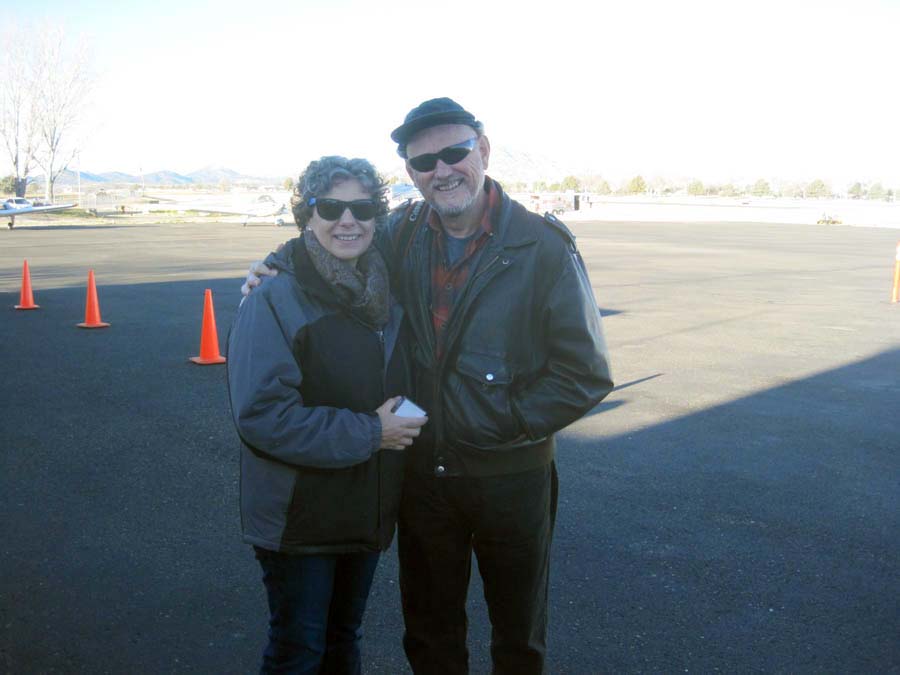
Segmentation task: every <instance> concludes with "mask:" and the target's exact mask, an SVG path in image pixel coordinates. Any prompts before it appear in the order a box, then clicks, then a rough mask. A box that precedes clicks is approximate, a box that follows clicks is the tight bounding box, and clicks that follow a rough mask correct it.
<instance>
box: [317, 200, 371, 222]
mask: <svg viewBox="0 0 900 675" xmlns="http://www.w3.org/2000/svg"><path fill="white" fill-rule="evenodd" d="M306 205H307V206H315V207H316V212H317V213H318V214H319V217H320V218H322V219H324V220H337V219H338V218H340V217H341V216H342V215H344V211H346V210H347V209H350V213H352V214H353V217H354V218H356V219H357V220H372V218H374V217H375V216H377V215H378V204H377V203H376V202H375V200H374V199H354V200H353V201H352V202H345V201H342V200H340V199H327V198H319V197H310V198H309V201H308V202H306Z"/></svg>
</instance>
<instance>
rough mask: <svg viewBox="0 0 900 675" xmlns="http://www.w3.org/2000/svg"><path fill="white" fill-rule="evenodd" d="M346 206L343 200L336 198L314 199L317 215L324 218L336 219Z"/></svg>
mask: <svg viewBox="0 0 900 675" xmlns="http://www.w3.org/2000/svg"><path fill="white" fill-rule="evenodd" d="M346 208H347V205H346V204H345V203H344V202H339V201H337V200H336V199H317V200H316V211H318V212H319V216H320V217H321V218H324V219H325V220H337V219H338V218H340V217H341V214H342V213H344V209H346Z"/></svg>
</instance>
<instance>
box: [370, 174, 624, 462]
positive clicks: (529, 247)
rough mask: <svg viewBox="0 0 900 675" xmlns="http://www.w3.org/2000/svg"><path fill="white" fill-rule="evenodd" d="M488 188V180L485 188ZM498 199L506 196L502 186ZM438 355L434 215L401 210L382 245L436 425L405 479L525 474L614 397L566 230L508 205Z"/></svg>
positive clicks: (599, 331) (584, 279) (597, 323)
mask: <svg viewBox="0 0 900 675" xmlns="http://www.w3.org/2000/svg"><path fill="white" fill-rule="evenodd" d="M486 180H490V179H486ZM496 187H497V189H499V186H496ZM501 199H502V206H501V209H500V215H499V217H498V219H497V222H494V223H492V227H493V234H492V236H491V238H490V240H489V241H488V242H487V244H486V245H485V248H484V250H483V251H482V252H481V254H480V256H479V258H478V261H477V263H476V264H475V265H476V266H475V268H474V269H473V270H472V271H471V272H470V275H469V281H468V285H467V288H466V289H465V290H464V291H463V293H462V295H461V296H460V298H459V300H458V302H457V304H456V306H455V307H454V308H453V312H452V314H451V317H450V319H449V323H448V325H447V326H446V328H445V331H446V335H445V343H444V349H443V352H442V354H441V356H440V357H439V358H438V357H437V355H436V353H437V350H436V348H435V347H436V345H435V336H434V330H433V327H432V316H431V309H430V294H431V284H432V281H431V265H430V256H431V251H432V237H433V236H438V235H437V234H436V233H435V231H434V230H432V228H430V227H428V224H427V217H428V208H429V207H428V206H427V205H425V204H424V203H423V202H412V203H409V204H408V205H407V206H406V207H400V208H398V209H396V210H395V211H394V212H393V213H392V214H391V217H390V220H389V222H388V224H387V227H386V228H384V229H382V230H380V231H379V236H378V238H377V245H378V246H379V248H380V249H381V250H382V253H383V254H384V257H385V259H386V260H387V261H388V264H389V265H390V267H391V275H392V276H391V284H392V291H393V292H394V294H395V295H396V296H397V298H398V299H399V301H400V302H401V303H402V304H403V306H404V308H405V310H406V314H407V318H408V321H409V322H410V326H411V328H412V333H413V335H414V339H413V346H412V351H413V370H414V379H415V382H416V385H415V391H414V393H413V396H414V397H415V400H416V402H417V403H418V404H419V405H420V406H421V407H423V408H424V409H425V410H426V411H427V412H428V416H429V423H428V424H426V425H425V427H423V429H422V436H420V438H419V440H418V441H417V443H416V445H415V446H414V448H413V449H412V450H411V451H410V452H409V457H408V462H409V463H408V467H410V468H411V469H412V470H413V471H418V472H422V471H425V472H432V473H434V475H437V476H454V475H473V476H490V475H498V474H508V473H515V472H518V471H525V470H528V469H531V468H535V467H537V466H542V465H544V464H547V463H549V462H550V461H551V460H552V459H553V454H554V451H555V444H554V440H553V434H554V432H556V431H559V430H560V429H562V428H563V427H565V426H567V425H568V424H571V423H572V422H574V421H575V420H577V419H579V418H580V417H582V416H583V415H584V414H585V413H587V412H588V411H590V410H591V409H592V408H593V407H594V406H595V405H597V403H599V402H600V401H601V400H602V399H603V398H604V397H605V396H606V395H607V394H608V393H609V392H610V391H612V388H613V382H612V377H611V374H610V366H609V358H608V355H607V349H606V343H605V340H604V338H603V328H602V325H601V320H600V312H599V310H598V308H597V304H596V302H595V300H594V295H593V292H592V290H591V284H590V281H589V279H588V276H587V272H586V270H585V266H584V263H583V261H582V259H581V256H580V255H579V253H578V250H577V249H576V247H575V240H574V237H573V236H572V234H571V233H570V232H569V230H568V229H567V228H566V227H565V225H563V224H562V223H561V222H559V221H558V220H557V219H556V218H554V217H553V216H550V215H549V214H548V215H546V216H545V217H541V216H538V215H536V214H534V213H531V212H529V211H527V210H526V209H525V208H524V207H523V206H522V205H521V204H519V203H517V202H515V201H513V200H511V199H510V198H509V197H508V196H507V195H505V194H503V195H502V196H501Z"/></svg>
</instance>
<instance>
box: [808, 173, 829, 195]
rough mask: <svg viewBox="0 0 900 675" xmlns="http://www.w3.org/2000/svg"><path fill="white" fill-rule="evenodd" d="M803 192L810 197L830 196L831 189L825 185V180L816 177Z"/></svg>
mask: <svg viewBox="0 0 900 675" xmlns="http://www.w3.org/2000/svg"><path fill="white" fill-rule="evenodd" d="M804 192H805V193H806V196H807V197H811V198H812V199H821V198H823V197H830V196H831V190H830V189H829V188H828V186H827V185H825V181H823V180H822V179H820V178H816V179H815V180H814V181H813V182H812V183H810V184H809V185H807V186H806V190H805V191H804Z"/></svg>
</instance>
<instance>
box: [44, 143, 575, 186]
mask: <svg viewBox="0 0 900 675" xmlns="http://www.w3.org/2000/svg"><path fill="white" fill-rule="evenodd" d="M579 173H581V172H580V171H578V170H577V169H574V168H573V167H565V166H563V165H561V164H560V163H558V162H556V161H554V160H552V159H550V158H548V157H544V156H541V155H537V154H533V153H528V152H522V151H514V150H509V149H507V148H494V149H493V151H492V152H491V160H490V167H489V169H488V174H489V175H490V176H492V177H494V178H497V179H499V180H502V181H506V182H524V183H531V182H532V181H538V180H543V181H549V182H552V181H558V180H562V178H563V177H565V176H567V175H577V174H579ZM384 175H385V176H386V177H391V176H395V177H397V178H398V179H400V180H401V181H404V182H405V181H407V180H408V178H407V176H406V170H405V169H404V167H403V165H402V164H399V163H398V164H397V165H395V166H392V167H390V168H389V170H387V171H385V173H384ZM34 182H35V183H37V184H42V183H43V176H37V177H35V178H34ZM77 183H78V174H77V173H76V172H74V171H71V170H66V171H64V172H63V173H62V174H61V175H60V177H59V178H58V179H57V182H56V184H57V186H66V187H71V186H74V185H76V184H77ZM283 183H284V176H280V177H272V176H248V175H246V174H242V173H239V172H237V171H234V170H233V169H229V168H227V167H224V166H205V167H203V168H202V169H197V170H196V171H192V172H191V173H187V174H181V173H177V172H175V171H169V170H162V171H154V172H152V173H145V174H144V175H143V176H141V175H139V174H130V173H124V172H122V171H107V172H104V173H92V172H90V171H82V172H81V184H82V185H104V184H105V185H108V186H110V187H111V186H113V185H141V184H143V185H153V186H157V187H158V186H176V187H178V186H190V185H222V184H229V185H255V186H260V185H277V186H281V185H282V184H283Z"/></svg>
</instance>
